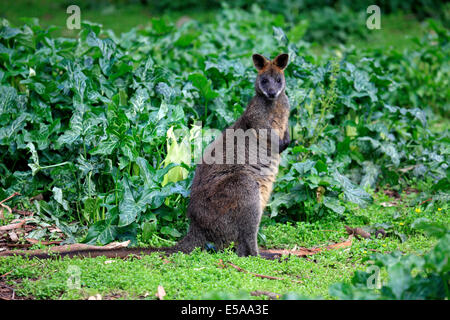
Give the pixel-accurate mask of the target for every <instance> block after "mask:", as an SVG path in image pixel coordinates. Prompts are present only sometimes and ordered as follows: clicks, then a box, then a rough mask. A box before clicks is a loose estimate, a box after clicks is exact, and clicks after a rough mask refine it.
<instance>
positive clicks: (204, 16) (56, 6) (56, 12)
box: [0, 0, 216, 37]
mask: <svg viewBox="0 0 450 320" xmlns="http://www.w3.org/2000/svg"><path fill="white" fill-rule="evenodd" d="M88 3H89V2H88ZM72 4H75V5H79V7H80V11H81V20H82V21H84V20H87V21H91V22H95V23H99V24H102V25H103V26H104V27H105V28H106V29H111V30H113V31H114V32H115V33H117V34H120V33H123V32H128V31H130V29H131V28H134V27H138V28H139V27H143V26H146V25H148V24H149V23H150V21H151V18H154V17H159V16H160V15H161V13H158V12H153V10H152V9H151V7H148V6H141V5H139V4H129V5H123V6H115V5H112V4H111V5H95V3H94V4H93V5H92V4H91V6H88V7H86V5H84V6H83V5H82V4H80V1H65V0H16V1H1V2H0V17H3V18H6V19H8V20H9V21H10V22H11V23H12V24H14V25H22V24H23V21H22V20H21V19H22V18H31V17H33V18H38V19H39V22H40V24H41V25H42V26H43V27H48V26H51V25H53V26H56V27H58V28H59V30H56V32H55V35H56V36H66V37H75V36H76V35H77V34H78V32H79V30H69V29H67V27H66V20H67V18H68V17H69V16H70V14H67V13H66V10H67V7H68V6H69V5H72ZM92 6H93V7H92ZM215 13H216V12H215V11H212V10H211V11H207V12H204V11H195V10H193V11H185V12H170V13H168V14H167V16H168V18H169V19H171V20H173V21H177V20H178V19H179V18H181V17H183V16H187V17H190V18H192V19H196V20H199V21H208V20H209V19H212V18H213V17H214V15H215Z"/></svg>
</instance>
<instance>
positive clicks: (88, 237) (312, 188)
mask: <svg viewBox="0 0 450 320" xmlns="http://www.w3.org/2000/svg"><path fill="white" fill-rule="evenodd" d="M340 2H341V3H342V4H345V3H346V1H340ZM161 3H163V1H161ZM164 3H165V2H164ZM171 3H174V4H176V3H177V2H176V1H171ZM439 5H440V4H439ZM264 9H269V10H270V8H264ZM313 9H314V8H313ZM330 10H331V9H330ZM343 10H344V11H339V12H341V13H342V12H344V14H345V10H347V9H343ZM393 11H394V10H393ZM314 14H315V15H316V16H317V17H318V16H323V15H322V14H320V13H313V16H314ZM351 15H352V16H353V15H354V12H353V11H351ZM347 20H348V19H346V18H345V17H344V18H342V19H341V20H339V19H338V22H336V23H337V24H339V25H341V26H342V34H343V35H344V36H343V37H342V39H338V40H339V41H341V42H342V41H346V40H347V35H348V34H353V35H354V34H356V35H358V34H359V33H361V28H359V27H358V28H357V29H358V30H355V31H351V30H349V29H347V27H345V26H344V25H343V24H345V23H346V21H347ZM291 21H292V19H290V17H289V16H286V15H282V14H277V15H274V14H271V13H269V12H267V11H264V10H262V9H261V8H260V7H258V6H256V5H253V6H251V8H250V9H249V10H247V11H244V10H241V9H235V8H234V9H231V8H224V9H223V10H222V11H221V12H220V13H218V14H217V16H216V17H215V19H214V22H208V23H200V22H197V21H194V20H190V21H187V22H185V23H184V24H182V25H181V26H176V25H175V24H174V23H173V22H172V21H170V20H168V19H164V18H163V19H159V18H153V19H152V20H151V25H150V26H147V27H145V28H143V29H132V30H130V31H129V32H126V33H122V34H120V35H118V34H114V33H113V32H112V31H110V30H105V29H103V28H102V27H101V26H99V25H96V24H94V23H88V22H85V23H83V25H82V29H81V30H80V33H79V36H78V37H77V38H76V39H73V38H63V37H54V36H52V28H42V27H41V26H40V25H39V24H38V22H37V21H36V20H33V19H29V20H27V21H26V24H24V25H22V26H18V27H15V26H11V25H10V24H9V22H8V21H7V20H1V23H0V96H1V101H0V200H1V199H5V198H7V197H8V196H10V195H11V194H13V193H14V192H19V193H20V196H19V197H15V198H14V199H13V203H14V204H15V205H17V206H18V207H19V208H22V209H29V210H32V211H34V212H36V215H35V217H34V219H35V221H36V223H37V224H38V225H40V226H41V227H42V228H39V229H37V230H35V231H33V233H32V234H31V235H30V237H31V238H35V239H52V237H53V236H54V234H52V233H51V232H50V230H49V228H48V226H50V225H56V226H57V227H58V228H59V229H60V230H62V231H63V232H64V234H65V235H66V240H65V241H66V242H68V243H72V242H79V241H83V242H87V243H98V244H107V243H109V242H111V241H113V240H131V241H132V243H133V244H138V242H139V241H140V242H141V243H147V244H151V245H159V244H161V242H164V239H166V240H167V239H168V240H176V239H179V238H180V237H181V236H182V235H183V234H184V233H185V231H186V228H187V220H186V219H185V209H186V205H187V203H188V199H189V187H190V184H191V182H192V178H193V171H194V169H195V164H194V163H193V162H192V155H191V151H192V150H194V145H193V143H194V137H196V136H197V135H199V134H200V133H203V134H205V133H207V131H208V129H209V128H215V129H219V130H222V129H224V128H225V127H226V126H228V125H230V124H231V123H233V122H234V120H235V119H236V118H237V117H238V116H239V115H240V114H241V113H242V111H243V110H244V108H245V106H246V104H247V102H248V101H249V99H250V98H251V96H252V95H253V91H254V89H253V80H254V77H255V71H254V68H253V66H252V63H251V55H252V54H253V53H254V52H255V51H257V52H259V53H262V54H264V55H266V56H268V57H274V56H275V55H276V54H278V53H280V52H288V53H289V54H290V65H289V66H288V68H287V70H286V79H287V94H288V96H289V99H290V103H291V108H292V110H291V117H290V131H291V136H292V138H293V143H292V145H291V147H290V148H288V150H287V152H285V153H283V159H282V164H281V167H280V174H279V176H278V179H277V183H276V185H275V188H274V192H273V195H272V198H271V201H270V203H269V205H268V208H267V209H266V215H265V217H264V219H263V224H262V225H263V226H264V227H266V226H268V227H270V226H271V225H273V224H274V223H275V222H291V223H295V222H297V221H306V222H308V223H313V222H319V223H322V221H327V222H330V223H334V224H342V223H344V222H348V221H353V222H354V221H357V220H358V219H359V218H356V220H355V215H354V210H353V209H354V208H365V207H367V206H368V205H370V204H371V203H372V201H373V195H374V190H376V189H378V188H384V187H386V186H389V187H390V188H393V189H395V190H398V191H401V190H403V189H405V188H407V187H409V186H411V185H415V186H419V187H421V188H420V189H424V190H425V192H424V193H422V194H421V196H419V197H417V198H416V199H414V200H413V204H416V205H417V204H423V203H424V202H423V201H424V200H426V199H428V198H430V197H431V198H432V201H431V202H428V203H426V205H430V206H432V208H434V207H433V205H434V203H435V202H437V203H444V202H446V201H447V199H448V190H449V176H448V155H449V144H448V143H449V136H448V129H447V128H445V129H442V128H440V129H442V130H440V129H438V130H436V129H435V127H430V122H431V123H433V122H436V119H441V118H445V117H447V116H448V112H449V104H448V101H450V91H449V90H448V88H449V78H450V68H449V64H448V56H449V55H450V46H449V31H448V29H447V28H445V27H443V26H442V25H441V23H439V22H437V21H434V20H430V21H429V24H428V28H427V30H426V34H425V36H424V37H423V38H422V39H417V43H416V45H415V46H413V47H410V48H408V49H405V50H404V51H398V50H395V49H393V48H384V49H382V50H381V49H361V48H355V47H351V46H347V47H343V46H339V47H335V48H334V49H333V50H331V49H330V50H324V52H323V53H322V54H321V55H313V54H312V51H311V47H310V46H311V45H310V43H309V42H308V41H305V40H311V41H314V40H317V39H323V37H324V34H327V32H328V31H326V30H325V31H324V29H323V28H320V30H321V31H320V32H319V33H317V34H314V29H313V28H307V26H306V24H303V23H301V22H300V23H294V22H291ZM339 21H340V22H339ZM324 25H327V22H324ZM350 25H353V26H354V25H355V24H354V23H353V24H350ZM323 32H325V33H323ZM361 34H364V32H362V33H361ZM337 37H338V38H339V35H338V36H337ZM445 119H446V118H445ZM198 121H201V122H202V127H201V128H199V127H198V126H196V124H197V123H198ZM446 121H448V119H446ZM208 141H210V139H208V137H205V139H204V141H203V146H205V145H206V144H207V143H208ZM39 195H40V198H39V199H40V200H37V201H33V202H31V201H30V199H31V198H32V197H36V196H39ZM5 214H6V215H7V213H6V211H5ZM9 218H12V216H11V217H9ZM361 219H363V218H361ZM363 220H364V219H363ZM431 220H433V219H431ZM445 221H446V220H445V218H444V219H442V221H440V222H445ZM410 222H411V223H412V221H410ZM2 223H3V222H2ZM384 227H385V228H386V229H388V228H389V226H388V225H384ZM439 228H443V230H446V229H445V228H446V227H445V225H444V226H442V225H439ZM446 232H447V233H446ZM260 235H261V239H260V240H261V241H262V242H264V241H265V239H266V234H265V232H264V229H262V230H261V234H260ZM439 236H441V237H444V239H446V240H445V241H447V242H446V243H447V244H448V231H442V232H441V233H440V234H439ZM269 237H270V236H269ZM399 237H402V235H401V234H400V233H399ZM442 241H444V240H442ZM269 244H270V240H269ZM440 246H441V247H444V248H445V246H446V247H447V248H448V245H442V244H441V245H440ZM437 248H440V247H439V245H438V247H437ZM436 250H438V249H435V251H436ZM439 252H441V251H439ZM442 252H444V253H442V255H441V256H444V257H447V258H448V250H447V251H445V250H444V251H442ZM439 254H441V253H439ZM430 255H431V256H427V257H425V258H423V259H425V260H426V262H423V261H418V260H408V261H410V262H409V263H410V264H411V265H413V264H414V265H415V266H424V265H425V266H427V263H428V264H429V263H430V262H429V261H432V259H433V257H434V256H433V253H430ZM436 255H438V253H436V254H435V256H436ZM377 259H378V260H377V261H378V262H377V263H378V264H379V265H380V266H382V265H385V266H392V265H395V263H398V261H400V260H399V259H403V260H404V259H407V258H404V257H402V258H401V257H399V256H393V257H391V258H382V257H378V258H377ZM389 259H391V260H389ZM396 259H397V260H396ZM417 259H419V258H417ZM403 260H401V261H402V262H401V264H402V265H404V261H403ZM425 260H424V261H425ZM411 261H412V262H411ZM434 263H435V264H433V263H431V265H432V266H433V268H435V270H434V271H435V273H433V274H431V275H430V276H429V278H433V279H441V278H444V279H445V277H447V275H448V271H449V269H448V265H445V266H443V267H442V266H440V267H435V265H436V264H437V265H438V263H437V262H434ZM407 267H408V266H406V267H405V268H407ZM408 270H409V269H408ZM388 271H389V270H388ZM395 271H396V269H395V268H394V272H395ZM397 271H398V270H397ZM405 272H406V271H405ZM355 277H359V278H355V279H356V280H354V284H355V286H356V287H357V285H358V283H359V282H363V281H365V280H364V279H366V278H364V275H361V274H358V275H356V276H355ZM425 278H426V277H425ZM425 278H424V279H425ZM429 278H426V279H429ZM447 280H448V279H447ZM358 281H359V282H358ZM417 281H418V282H420V281H425V280H420V279H419V280H417ZM430 281H431V280H430ZM441 282H442V281H441ZM351 290H353V291H351ZM358 290H359V289H358V288H356V289H349V287H345V286H344V287H340V288H339V290H338V291H339V292H342V293H341V294H335V296H340V297H344V298H347V297H354V295H355V294H356V295H357V294H361V295H362V294H363V293H360V292H359V291H358ZM354 292H356V293H354ZM436 292H438V294H436V295H435V296H433V295H432V294H430V295H429V296H424V297H432V298H436V297H443V296H445V293H442V292H443V291H442V287H439V288H438V289H436ZM352 294H353V296H352ZM383 294H384V296H383V297H385V298H386V297H391V298H401V297H400V296H398V295H396V294H395V292H394V293H392V292H391V293H390V292H384V293H383ZM433 294H434V291H433ZM447 296H448V293H447ZM364 297H366V296H364ZM368 297H372V296H370V295H369V296H368Z"/></svg>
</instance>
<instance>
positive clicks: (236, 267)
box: [226, 261, 303, 283]
mask: <svg viewBox="0 0 450 320" xmlns="http://www.w3.org/2000/svg"><path fill="white" fill-rule="evenodd" d="M226 264H228V265H229V266H231V267H233V268H234V269H236V270H237V271H239V272H244V273H249V274H251V275H253V276H255V277H257V278H263V279H271V280H285V279H284V278H278V277H272V276H266V275H264V274H258V273H254V272H250V271H247V270H244V269H242V268H241V267H239V266H237V265H235V264H233V263H231V262H229V261H227V262H226ZM288 280H290V281H293V282H296V283H303V281H301V280H292V279H288Z"/></svg>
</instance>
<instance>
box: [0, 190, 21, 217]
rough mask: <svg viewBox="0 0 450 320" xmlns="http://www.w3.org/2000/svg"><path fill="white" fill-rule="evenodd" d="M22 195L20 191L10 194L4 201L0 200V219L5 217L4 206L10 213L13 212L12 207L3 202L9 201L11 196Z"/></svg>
mask: <svg viewBox="0 0 450 320" xmlns="http://www.w3.org/2000/svg"><path fill="white" fill-rule="evenodd" d="M19 195H20V193H18V192H14V193H13V194H12V195H10V196H9V197H8V198H6V199H3V200H2V201H0V207H1V208H0V219H4V216H3V208H5V209H6V210H8V212H9V213H10V214H12V210H11V208H10V207H8V206H7V205H6V204H3V202H6V201H8V200H9V199H11V198H13V197H15V196H19Z"/></svg>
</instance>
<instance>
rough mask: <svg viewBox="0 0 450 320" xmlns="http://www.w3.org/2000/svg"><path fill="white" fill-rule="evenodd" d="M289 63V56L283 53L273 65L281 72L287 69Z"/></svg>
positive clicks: (274, 60)
mask: <svg viewBox="0 0 450 320" xmlns="http://www.w3.org/2000/svg"><path fill="white" fill-rule="evenodd" d="M288 62H289V55H288V54H287V53H282V54H280V55H278V56H277V57H276V58H275V59H273V63H274V64H275V65H276V66H277V67H278V68H280V69H281V70H284V68H286V67H287V65H288Z"/></svg>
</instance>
